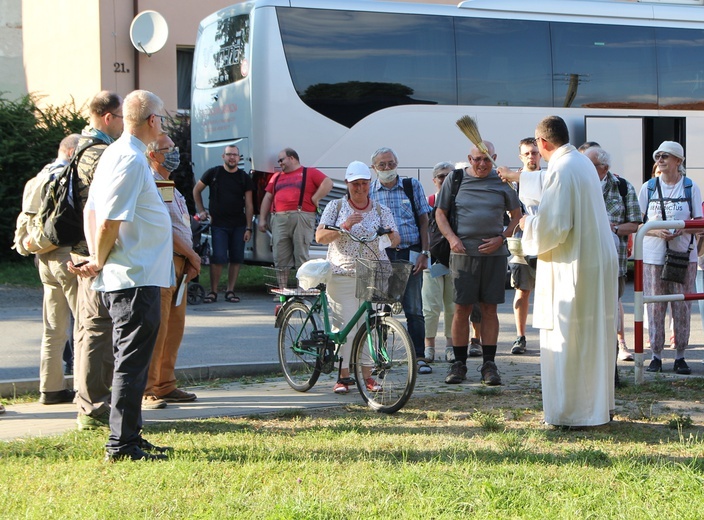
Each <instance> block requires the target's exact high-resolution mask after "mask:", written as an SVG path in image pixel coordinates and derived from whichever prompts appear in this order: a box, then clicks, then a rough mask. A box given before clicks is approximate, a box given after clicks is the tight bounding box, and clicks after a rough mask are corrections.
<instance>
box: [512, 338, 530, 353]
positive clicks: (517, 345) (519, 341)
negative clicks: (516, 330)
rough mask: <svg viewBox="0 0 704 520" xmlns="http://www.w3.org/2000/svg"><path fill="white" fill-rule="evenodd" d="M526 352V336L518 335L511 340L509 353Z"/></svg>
mask: <svg viewBox="0 0 704 520" xmlns="http://www.w3.org/2000/svg"><path fill="white" fill-rule="evenodd" d="M525 353H526V337H525V336H518V337H517V338H516V341H514V342H513V347H511V354H525Z"/></svg>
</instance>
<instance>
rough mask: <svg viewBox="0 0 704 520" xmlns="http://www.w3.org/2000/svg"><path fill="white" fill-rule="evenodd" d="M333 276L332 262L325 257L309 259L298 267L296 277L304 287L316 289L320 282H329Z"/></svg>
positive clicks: (305, 288)
mask: <svg viewBox="0 0 704 520" xmlns="http://www.w3.org/2000/svg"><path fill="white" fill-rule="evenodd" d="M331 276H332V266H331V265H330V262H328V261H327V260H325V259H324V258H316V259H315V260H308V261H307V262H306V263H305V264H303V265H302V266H301V267H299V268H298V271H297V272H296V278H298V284H299V285H300V286H301V287H302V288H303V289H304V290H306V291H307V290H309V289H315V288H316V287H317V286H318V284H321V283H328V282H329V281H330V277H331Z"/></svg>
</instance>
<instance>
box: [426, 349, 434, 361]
mask: <svg viewBox="0 0 704 520" xmlns="http://www.w3.org/2000/svg"><path fill="white" fill-rule="evenodd" d="M425 360H426V361H427V362H428V363H432V362H433V361H435V347H425Z"/></svg>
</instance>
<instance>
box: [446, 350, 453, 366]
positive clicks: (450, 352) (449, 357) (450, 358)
mask: <svg viewBox="0 0 704 520" xmlns="http://www.w3.org/2000/svg"><path fill="white" fill-rule="evenodd" d="M445 361H447V362H448V363H454V362H455V349H454V348H452V347H445Z"/></svg>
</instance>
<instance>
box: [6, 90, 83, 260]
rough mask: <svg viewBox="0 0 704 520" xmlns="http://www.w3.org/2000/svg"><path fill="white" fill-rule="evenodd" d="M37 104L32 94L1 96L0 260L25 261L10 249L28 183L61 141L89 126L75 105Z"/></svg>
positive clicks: (49, 158) (46, 162)
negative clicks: (43, 105) (11, 97)
mask: <svg viewBox="0 0 704 520" xmlns="http://www.w3.org/2000/svg"><path fill="white" fill-rule="evenodd" d="M37 102H38V98H37V97H36V96H33V95H28V96H25V97H23V98H21V99H19V100H16V101H10V100H7V99H5V98H4V97H3V95H2V94H0V179H1V181H2V182H0V201H2V205H0V261H5V260H20V259H21V258H22V257H20V255H18V254H17V253H16V252H15V251H14V250H11V249H10V247H11V246H12V239H13V236H14V232H15V220H16V219H17V215H18V213H19V211H20V208H21V206H22V190H23V188H24V185H25V183H26V182H27V180H28V179H30V178H31V177H33V176H34V175H36V174H37V172H39V170H41V169H42V167H43V166H44V165H46V164H48V163H50V162H52V161H53V160H54V159H55V158H56V155H57V152H58V149H59V143H60V142H61V139H63V138H64V137H65V136H67V135H68V134H70V133H73V132H76V133H80V131H81V130H82V129H83V128H84V127H85V126H86V124H87V123H88V121H87V120H86V118H85V117H83V115H82V114H81V109H79V108H76V106H75V103H68V104H66V105H63V106H60V107H52V106H48V107H42V108H39V107H38V106H37Z"/></svg>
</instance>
